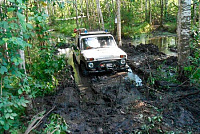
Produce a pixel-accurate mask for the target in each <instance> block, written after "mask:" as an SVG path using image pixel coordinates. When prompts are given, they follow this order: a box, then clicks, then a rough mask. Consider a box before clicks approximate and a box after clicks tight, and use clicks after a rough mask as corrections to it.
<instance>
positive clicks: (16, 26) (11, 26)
mask: <svg viewBox="0 0 200 134" xmlns="http://www.w3.org/2000/svg"><path fill="white" fill-rule="evenodd" d="M10 28H12V29H13V30H15V29H19V25H18V24H17V23H10Z"/></svg>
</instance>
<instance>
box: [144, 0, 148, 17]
mask: <svg viewBox="0 0 200 134" xmlns="http://www.w3.org/2000/svg"><path fill="white" fill-rule="evenodd" d="M147 3H148V1H147V0H146V1H145V21H147V20H148V15H147Z"/></svg>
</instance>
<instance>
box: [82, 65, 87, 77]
mask: <svg viewBox="0 0 200 134" xmlns="http://www.w3.org/2000/svg"><path fill="white" fill-rule="evenodd" d="M81 72H82V74H83V76H88V74H89V73H88V71H87V70H86V67H85V64H83V63H81Z"/></svg>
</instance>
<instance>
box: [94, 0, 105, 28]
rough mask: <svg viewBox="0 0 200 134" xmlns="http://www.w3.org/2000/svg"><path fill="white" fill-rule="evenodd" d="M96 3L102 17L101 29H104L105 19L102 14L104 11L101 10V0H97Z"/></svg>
mask: <svg viewBox="0 0 200 134" xmlns="http://www.w3.org/2000/svg"><path fill="white" fill-rule="evenodd" d="M96 4H97V12H98V14H99V17H100V22H101V29H102V30H104V21H103V15H102V12H101V6H100V2H99V0H96Z"/></svg>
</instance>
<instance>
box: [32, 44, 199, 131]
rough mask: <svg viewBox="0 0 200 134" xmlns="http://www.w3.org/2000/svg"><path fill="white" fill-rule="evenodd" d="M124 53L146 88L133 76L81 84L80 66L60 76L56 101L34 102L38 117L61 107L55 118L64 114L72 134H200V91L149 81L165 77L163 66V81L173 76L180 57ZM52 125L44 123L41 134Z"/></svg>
mask: <svg viewBox="0 0 200 134" xmlns="http://www.w3.org/2000/svg"><path fill="white" fill-rule="evenodd" d="M122 49H123V50H124V51H126V53H127V54H128V64H129V66H130V67H131V69H132V70H133V71H134V72H135V73H137V74H138V75H139V76H140V78H141V79H142V80H143V84H142V86H136V83H135V82H134V81H133V80H131V79H129V78H128V77H127V72H118V73H116V74H112V73H108V74H100V75H90V76H88V77H83V76H82V75H81V74H79V75H80V81H79V82H78V83H77V82H75V78H74V73H73V72H74V69H76V71H78V70H79V69H78V67H77V65H75V68H74V69H73V68H72V67H69V68H70V70H71V71H69V72H66V71H63V72H61V73H60V74H59V86H58V87H57V89H56V91H57V92H56V93H55V94H54V95H51V96H45V97H38V98H36V99H35V100H34V104H35V109H36V111H37V112H40V111H42V110H44V109H46V110H47V111H48V110H50V109H51V108H52V107H53V106H55V109H54V110H53V111H52V112H51V113H58V114H60V115H61V116H62V117H63V118H64V119H65V120H66V122H67V124H68V125H69V130H70V133H72V134H74V133H75V134H103V133H105V134H107V133H111V134H112V133H114V134H124V133H152V134H154V133H165V132H171V131H173V132H177V133H187V132H193V133H200V114H199V113H200V99H199V98H200V92H199V91H200V90H199V89H197V88H195V87H190V86H187V85H184V84H181V85H180V84H177V83H175V82H174V83H173V82H167V81H165V80H157V81H154V84H152V83H151V82H153V81H152V80H151V79H149V78H153V77H154V76H156V75H158V73H160V71H159V72H158V68H161V65H162V71H163V72H164V73H163V75H166V72H167V73H169V74H171V75H173V74H174V70H173V69H172V67H176V66H177V57H169V56H166V55H165V54H163V53H161V52H159V50H158V48H157V47H156V46H155V45H153V44H140V45H138V46H137V47H134V46H131V45H129V44H124V45H123V47H122ZM160 75H161V74H160ZM37 112H36V113H37ZM47 117H48V116H47ZM46 123H47V121H46V120H45V119H44V121H43V123H42V124H41V125H40V126H39V127H38V128H37V129H38V130H41V129H42V128H44V127H45V124H46Z"/></svg>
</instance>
